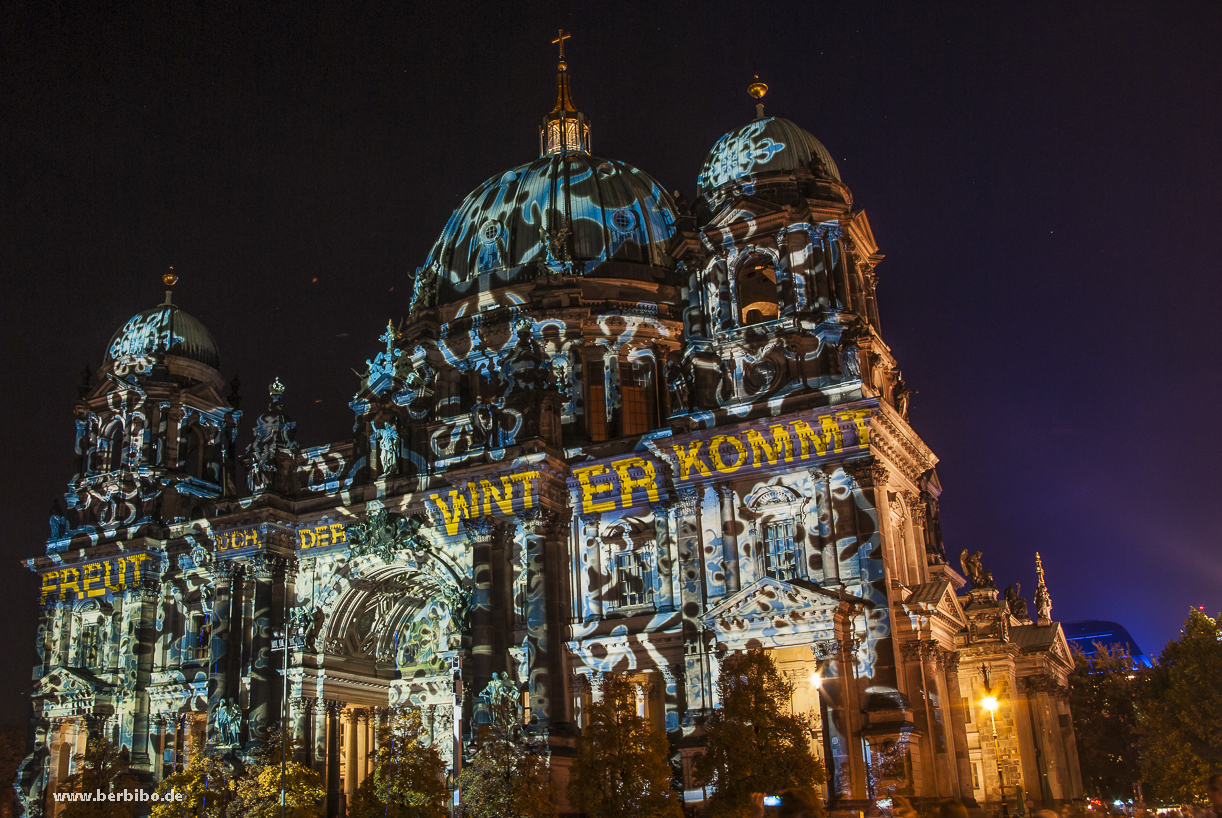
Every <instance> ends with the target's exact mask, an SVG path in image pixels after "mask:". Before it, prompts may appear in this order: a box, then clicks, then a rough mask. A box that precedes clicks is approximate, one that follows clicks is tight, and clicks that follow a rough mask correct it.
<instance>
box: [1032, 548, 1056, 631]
mask: <svg viewBox="0 0 1222 818" xmlns="http://www.w3.org/2000/svg"><path fill="white" fill-rule="evenodd" d="M1035 615H1036V616H1037V617H1038V618H1039V619H1038V622H1037V624H1039V625H1051V624H1052V597H1050V596H1049V595H1048V586H1047V585H1045V584H1044V564H1043V563H1042V562H1040V553H1039V552H1038V551H1036V552H1035Z"/></svg>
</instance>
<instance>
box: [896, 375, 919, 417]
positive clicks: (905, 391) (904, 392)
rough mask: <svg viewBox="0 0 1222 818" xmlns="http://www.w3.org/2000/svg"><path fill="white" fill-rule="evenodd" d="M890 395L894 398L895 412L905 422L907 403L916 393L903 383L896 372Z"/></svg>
mask: <svg viewBox="0 0 1222 818" xmlns="http://www.w3.org/2000/svg"><path fill="white" fill-rule="evenodd" d="M892 394H893V395H894V397H895V411H897V412H899V413H900V417H902V418H903V419H904V420H907V419H908V403H909V401H910V400H911V399H912V396H913V395H914V394H916V393H915V392H914V391H913V390H912V389H909V388H908V384H906V383H904V378H903V376H902V375H901V374H900V373H898V372H897V373H895V387H894V388H893V390H892Z"/></svg>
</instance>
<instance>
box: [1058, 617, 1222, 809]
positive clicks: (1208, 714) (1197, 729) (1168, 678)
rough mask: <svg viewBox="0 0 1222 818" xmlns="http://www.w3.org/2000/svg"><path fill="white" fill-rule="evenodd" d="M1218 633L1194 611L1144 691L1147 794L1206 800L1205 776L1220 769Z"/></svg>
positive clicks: (1221, 659)
mask: <svg viewBox="0 0 1222 818" xmlns="http://www.w3.org/2000/svg"><path fill="white" fill-rule="evenodd" d="M1220 635H1222V634H1220V633H1219V627H1218V622H1216V621H1215V620H1213V619H1211V618H1209V617H1208V616H1206V615H1205V614H1203V613H1201V612H1200V611H1196V610H1194V611H1192V612H1191V613H1190V614H1189V615H1188V619H1187V620H1186V621H1185V622H1184V629H1183V631H1181V634H1180V638H1179V639H1177V640H1173V641H1171V642H1168V643H1167V647H1165V648H1164V649H1163V652H1162V654H1161V655H1160V657H1159V663H1158V666H1157V667H1155V668H1154V669H1153V670H1152V671H1151V672H1150V674H1149V682H1148V683H1147V684H1146V686H1145V689H1144V690H1143V693H1142V697H1141V702H1140V704H1139V706H1138V713H1139V716H1140V719H1139V723H1138V733H1139V735H1140V739H1141V772H1142V778H1143V781H1144V782H1145V784H1146V792H1147V795H1152V796H1153V797H1154V798H1156V799H1158V800H1161V801H1163V802H1166V803H1172V802H1176V803H1190V802H1201V801H1203V800H1205V797H1206V792H1205V780H1206V777H1207V776H1208V775H1209V774H1210V773H1211V772H1214V771H1216V770H1219V769H1222V642H1219V641H1218V640H1219V636H1220ZM1076 715H1077V714H1076V713H1075V717H1076Z"/></svg>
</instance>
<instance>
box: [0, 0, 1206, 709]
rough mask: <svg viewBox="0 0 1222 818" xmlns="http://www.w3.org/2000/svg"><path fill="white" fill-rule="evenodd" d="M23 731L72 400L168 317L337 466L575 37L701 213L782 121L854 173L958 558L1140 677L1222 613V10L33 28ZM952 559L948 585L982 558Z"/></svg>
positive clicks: (621, 150) (13, 205) (612, 150)
mask: <svg viewBox="0 0 1222 818" xmlns="http://www.w3.org/2000/svg"><path fill="white" fill-rule="evenodd" d="M5 8H6V10H5V12H4V22H3V34H2V35H0V275H2V276H3V278H2V282H3V286H4V297H3V307H2V309H3V315H2V317H3V326H2V331H3V343H4V347H5V349H6V350H7V355H6V356H5V363H4V365H3V375H4V377H3V388H0V406H2V407H3V409H2V412H3V414H2V415H0V420H2V422H3V425H2V427H0V428H2V433H3V440H2V441H0V452H2V453H3V457H4V462H5V465H4V468H3V491H2V492H0V498H2V499H0V502H2V503H3V520H4V522H5V529H4V532H5V533H4V536H3V538H2V539H0V559H2V560H3V562H0V565H6V566H7V568H4V569H3V570H0V577H2V578H3V582H4V584H3V586H0V617H2V618H3V621H4V622H5V623H6V624H7V631H6V633H5V639H4V640H3V642H2V643H0V644H2V645H3V652H2V653H0V666H2V667H3V668H5V669H6V670H7V671H8V672H6V673H4V674H2V675H0V720H9V719H11V718H13V717H17V718H20V717H21V714H22V708H23V707H25V704H24V703H23V699H22V696H23V695H24V693H25V692H26V691H27V690H28V689H29V675H28V670H27V669H28V668H29V667H30V665H31V664H32V662H33V654H32V645H33V640H34V623H35V609H36V586H35V582H34V579H33V575H32V574H29V573H28V572H26V571H25V569H23V568H19V567H18V560H19V559H23V558H25V557H29V556H34V555H36V554H38V553H40V552H41V551H42V549H43V542H44V540H45V538H46V536H47V534H48V528H47V523H46V519H47V509H48V507H49V506H50V503H51V500H52V498H53V497H55V496H57V495H59V494H62V492H63V490H64V487H65V483H66V481H67V479H68V478H69V477H70V476H71V472H72V465H71V464H72V441H73V420H72V413H71V406H72V401H73V399H74V397H75V384H76V375H77V373H78V372H79V371H80V370H81V368H82V367H83V366H84V365H85V364H86V363H88V364H90V365H91V366H92V367H94V368H95V369H96V368H97V366H98V364H99V363H100V362H101V359H102V355H103V352H104V348H105V346H106V342H107V340H108V338H109V337H110V335H111V333H113V332H114V331H115V330H116V329H117V328H118V327H119V326H121V325H122V324H123V323H124V322H125V321H126V320H127V319H128V318H129V317H130V316H131V315H133V314H135V313H136V312H139V311H140V310H142V309H145V308H148V307H150V306H152V305H154V304H156V303H157V302H158V301H159V300H160V299H161V297H162V287H161V285H160V280H159V277H160V275H161V273H162V272H163V271H164V270H165V268H166V267H167V266H169V265H174V267H175V269H176V271H177V272H178V273H180V274H181V276H182V281H181V283H180V284H179V286H178V288H177V292H176V295H175V298H176V301H177V302H178V303H180V304H181V305H183V307H184V308H185V309H186V310H187V311H189V312H191V313H192V314H194V315H195V316H197V317H198V318H200V319H201V320H202V321H203V322H204V323H205V324H206V325H207V326H208V327H209V328H210V329H211V331H212V334H213V335H214V336H215V338H216V340H217V342H218V344H219V346H220V350H221V355H222V359H223V360H222V367H223V371H224V373H225V375H226V377H229V376H232V375H233V374H235V373H237V374H239V375H240V376H241V379H242V382H243V384H244V390H243V393H244V396H245V399H246V401H245V404H244V408H245V409H246V410H247V418H246V422H245V423H244V424H243V427H244V433H243V436H242V438H241V439H240V443H241V445H242V446H243V447H244V446H245V445H246V442H247V440H248V438H249V435H250V428H251V415H252V412H253V413H255V414H257V413H258V411H260V410H262V408H263V406H264V405H265V400H266V391H265V388H266V384H267V383H268V382H269V381H270V379H271V378H272V376H274V375H279V376H280V377H281V378H282V379H283V381H284V382H285V383H286V384H287V386H288V392H287V394H286V396H285V402H286V404H287V406H288V407H289V409H290V411H291V412H292V413H293V414H294V416H295V417H296V418H297V419H298V421H299V430H300V434H299V438H300V439H301V440H302V441H303V442H304V443H306V444H316V443H324V442H328V441H333V440H338V439H341V438H343V437H344V436H346V435H347V434H348V433H349V430H350V428H351V419H352V418H351V413H350V410H349V409H348V407H347V401H348V400H349V399H350V397H351V395H352V393H353V392H354V390H355V388H356V386H357V380H356V377H355V376H354V375H353V373H352V370H353V368H362V367H363V363H364V361H365V359H366V358H369V357H372V355H373V354H374V353H375V352H376V350H377V348H378V346H379V342H378V340H377V337H378V335H379V334H380V333H381V332H382V330H383V328H384V327H385V325H386V321H387V319H388V318H391V317H394V318H396V319H397V318H399V317H402V316H403V315H404V314H405V312H406V310H407V299H408V296H409V294H410V282H409V275H410V274H411V272H412V271H413V270H414V269H415V267H416V266H418V265H419V264H420V263H421V262H422V261H423V260H424V258H425V255H426V254H427V252H428V250H429V247H430V246H431V244H432V241H433V240H434V239H435V237H436V236H437V235H438V234H439V233H440V231H441V229H442V227H443V226H444V225H445V222H446V219H447V218H448V217H449V215H450V212H451V210H452V209H453V208H454V207H455V206H456V205H457V204H458V203H459V202H460V201H461V199H462V197H463V196H465V195H466V194H467V193H468V192H469V191H470V190H472V189H473V188H474V187H475V186H476V185H477V184H479V183H480V182H482V181H483V180H484V179H486V178H487V177H489V176H492V175H493V174H499V173H500V172H502V171H504V170H506V169H508V168H510V167H514V166H516V165H519V164H522V163H525V162H528V161H530V160H531V159H533V158H534V157H535V156H536V155H537V151H538V134H537V126H538V123H539V120H540V118H541V117H542V115H543V114H544V113H545V112H546V111H547V110H549V109H550V108H551V105H552V102H553V100H554V96H555V84H554V65H555V50H554V47H553V46H551V45H550V44H549V41H550V39H551V38H552V37H554V36H555V31H556V29H557V28H559V27H561V26H563V27H564V28H565V29H568V30H571V31H572V32H573V39H572V40H570V41H569V57H570V70H571V74H572V77H573V88H574V96H575V100H576V102H577V104H578V107H579V108H581V109H582V110H583V111H584V112H585V113H586V114H587V116H589V117H590V119H591V120H592V123H593V145H594V152H595V153H596V154H599V155H602V156H608V157H613V158H616V159H621V160H624V161H627V162H630V163H632V164H634V165H637V166H639V167H641V168H642V169H644V170H646V171H648V172H649V173H651V174H653V175H654V176H655V177H657V178H658V179H659V180H660V181H661V182H662V183H663V184H664V185H666V186H668V187H670V188H679V189H681V190H683V191H685V192H686V193H687V194H688V195H689V196H691V195H693V193H694V189H695V180H696V174H697V170H698V168H699V166H700V162H701V160H702V158H703V156H704V154H705V153H706V152H707V151H708V149H709V148H710V147H711V146H712V144H713V143H714V142H715V141H716V139H717V138H718V137H719V136H720V135H721V134H722V133H724V132H726V131H727V130H729V129H731V128H733V127H736V126H738V125H740V124H743V123H744V122H746V121H747V120H749V119H750V118H751V117H752V116H753V114H754V111H753V109H752V101H751V100H750V99H749V98H748V97H747V95H746V92H745V89H746V86H747V84H748V82H749V81H750V78H751V74H752V73H753V72H758V73H759V74H760V75H761V77H762V78H763V79H764V80H766V81H767V82H768V83H769V85H770V86H771V88H772V90H771V91H770V92H769V94H768V97H767V100H766V102H767V106H768V111H769V113H773V114H777V115H782V116H786V117H788V118H790V119H792V120H794V121H795V122H797V123H798V124H800V125H802V126H803V127H805V128H806V129H808V130H810V131H811V132H812V133H814V134H815V135H816V136H817V137H818V138H819V139H820V140H821V141H822V142H823V143H824V144H826V145H827V147H828V148H829V149H830V150H831V152H832V155H833V156H834V157H835V159H836V161H837V163H838V164H839V166H840V170H841V173H842V175H843V177H844V180H845V182H846V183H847V184H848V185H849V186H850V188H851V189H852V191H853V194H854V197H855V200H856V204H857V206H858V207H863V208H865V209H866V211H867V213H868V214H869V217H870V221H871V223H872V225H873V227H874V231H875V235H876V237H877V239H878V242H879V244H880V246H881V248H882V250H883V252H884V253H886V255H887V259H886V260H885V261H884V262H883V263H882V264H881V265H880V267H879V270H878V272H879V280H880V285H879V299H880V311H881V315H882V325H883V332H884V337H885V338H886V340H887V342H888V343H889V344H890V345H891V347H892V349H893V351H894V352H895V354H896V356H897V357H898V359H899V361H900V363H901V365H902V367H903V372H904V377H905V379H906V380H907V382H908V383H909V384H910V385H911V386H912V387H913V388H915V389H917V390H918V391H919V394H918V395H917V396H916V397H915V398H914V400H913V409H912V421H913V423H914V425H915V427H916V429H917V431H918V432H919V433H920V434H921V435H922V436H923V437H924V438H925V440H926V441H927V442H928V443H929V445H930V446H931V447H932V448H933V450H934V451H935V452H936V453H937V454H938V455H939V456H940V457H941V458H942V462H941V465H940V466H939V467H938V471H939V474H940V476H941V480H942V483H943V486H944V488H945V494H944V495H943V524H944V528H945V535H946V542H947V549H948V551H950V552H951V553H952V554H953V555H957V554H958V553H959V551H960V550H961V549H963V548H971V549H973V550H975V549H979V550H981V551H983V552H984V561H985V565H986V566H987V567H989V568H990V569H991V570H992V571H993V574H994V575H995V577H996V579H997V581H998V584H999V585H1001V586H1004V585H1006V584H1009V583H1011V582H1014V581H1020V582H1021V583H1022V586H1023V592H1024V594H1026V595H1028V596H1030V593H1031V591H1032V590H1033V589H1034V585H1035V581H1034V552H1036V551H1040V552H1041V554H1042V555H1043V558H1044V565H1045V566H1046V568H1047V572H1048V581H1049V587H1050V589H1051V593H1052V598H1053V602H1054V609H1053V613H1054V616H1055V617H1056V618H1059V619H1062V620H1065V621H1070V620H1075V619H1087V618H1099V619H1114V620H1117V621H1119V622H1122V623H1123V624H1124V625H1126V626H1127V627H1128V629H1129V630H1130V631H1131V632H1132V633H1133V635H1134V636H1135V637H1136V639H1137V640H1138V642H1139V644H1140V645H1141V646H1142V647H1143V648H1144V649H1145V650H1146V651H1147V652H1156V651H1157V650H1158V649H1159V648H1161V646H1162V645H1163V643H1164V642H1165V641H1166V640H1167V639H1169V638H1172V637H1174V636H1176V635H1177V634H1178V630H1179V626H1180V623H1181V622H1182V620H1183V617H1184V615H1185V614H1186V612H1187V609H1188V606H1189V605H1203V606H1205V609H1206V610H1207V611H1209V612H1211V613H1212V612H1214V611H1217V610H1219V609H1222V591H1220V590H1219V589H1222V562H1220V561H1219V558H1218V553H1219V547H1218V546H1219V543H1218V540H1219V534H1218V530H1219V520H1220V519H1222V514H1220V511H1222V504H1218V503H1217V500H1216V499H1215V498H1216V497H1217V496H1218V494H1219V492H1220V491H1222V469H1219V468H1218V461H1219V448H1220V446H1219V435H1218V432H1217V429H1216V428H1215V426H1214V422H1213V421H1210V418H1216V417H1217V415H1218V407H1219V404H1220V401H1222V385H1220V378H1219V371H1218V369H1219V368H1218V361H1219V359H1220V352H1222V349H1220V346H1222V344H1220V339H1219V325H1218V322H1217V320H1216V318H1215V315H1216V312H1217V309H1218V304H1219V302H1220V296H1222V292H1220V290H1222V285H1220V283H1219V276H1218V273H1217V266H1218V261H1217V260H1218V259H1219V258H1222V229H1219V227H1218V221H1219V217H1220V216H1222V209H1220V207H1219V190H1222V140H1220V139H1219V132H1220V131H1222V127H1220V126H1222V113H1220V112H1222V106H1220V105H1219V102H1220V100H1222V94H1220V91H1222V87H1220V86H1222V64H1220V63H1222V58H1220V56H1219V55H1220V54H1222V49H1220V48H1219V47H1218V43H1219V42H1222V6H1220V5H1219V4H1217V3H1214V2H1209V3H1204V2H1202V3H1193V2H1180V3H1142V4H1125V3H1115V2H1109V3H1064V2H1058V3H955V4H945V5H937V6H931V4H917V3H905V4H893V3H874V4H867V3H860V2H851V3H811V2H805V3H784V2H772V3H767V4H764V3H752V4H733V5H717V4H714V3H708V2H699V3H696V2H655V3H650V4H645V3H615V4H611V3H597V4H595V3H573V2H567V3H555V4H524V3H512V4H505V5H503V6H493V5H477V4H473V3H460V2H446V3H413V4H408V3H393V4H374V3H336V4H334V5H333V6H330V7H322V6H309V5H307V4H305V3H282V4H270V3H242V4H228V3H207V4H193V3H181V2H156V3H87V4H86V3H82V4H79V5H76V6H74V5H71V4H63V3H61V4H53V3H48V2H45V0H36V2H9V3H8V4H6V7H5ZM952 559H953V560H954V561H956V562H957V560H956V559H954V558H953V557H952Z"/></svg>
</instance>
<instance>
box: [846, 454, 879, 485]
mask: <svg viewBox="0 0 1222 818" xmlns="http://www.w3.org/2000/svg"><path fill="white" fill-rule="evenodd" d="M844 471H845V473H846V474H848V475H849V477H852V478H853V481H854V482H855V483H857V485H858V486H860V487H861V488H863V489H864V488H870V487H872V486H885V485H886V484H887V474H888V471H887V467H886V466H885V465H883V464H882V463H880V462H878V461H877V460H875V459H874V458H872V457H867V458H863V459H861V460H850V461H848V462H847V463H845V464H844Z"/></svg>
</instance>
